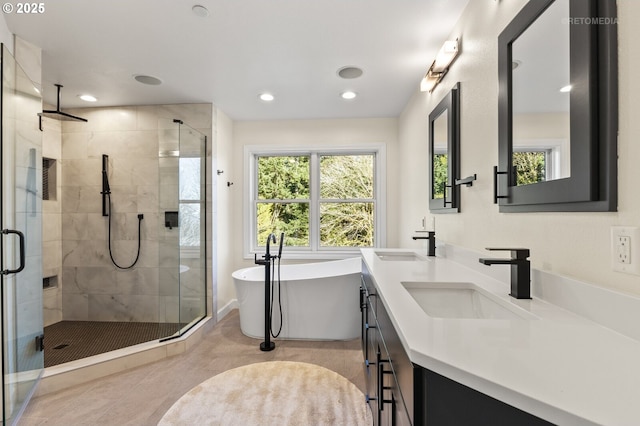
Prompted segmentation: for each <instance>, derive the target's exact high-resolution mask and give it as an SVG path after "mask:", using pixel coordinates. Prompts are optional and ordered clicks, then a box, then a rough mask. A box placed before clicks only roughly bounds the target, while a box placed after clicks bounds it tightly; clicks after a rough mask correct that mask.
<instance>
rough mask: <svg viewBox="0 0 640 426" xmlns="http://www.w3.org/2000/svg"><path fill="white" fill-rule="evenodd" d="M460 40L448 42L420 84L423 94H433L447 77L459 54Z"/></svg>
mask: <svg viewBox="0 0 640 426" xmlns="http://www.w3.org/2000/svg"><path fill="white" fill-rule="evenodd" d="M459 50H460V49H459V45H458V39H455V40H447V41H445V42H444V45H442V48H441V49H440V51H439V52H438V54H437V55H436V59H435V60H434V61H433V63H432V64H431V66H430V67H429V70H428V71H427V73H426V74H425V75H424V77H423V79H422V81H421V82H420V91H421V92H431V91H433V89H434V88H435V87H436V86H437V85H438V83H440V80H442V78H443V77H444V76H445V74H446V73H447V71H449V67H450V66H451V63H452V62H453V61H454V60H455V59H456V56H458V52H459Z"/></svg>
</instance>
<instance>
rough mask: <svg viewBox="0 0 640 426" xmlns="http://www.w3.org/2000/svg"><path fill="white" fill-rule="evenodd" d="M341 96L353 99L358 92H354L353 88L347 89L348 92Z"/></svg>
mask: <svg viewBox="0 0 640 426" xmlns="http://www.w3.org/2000/svg"><path fill="white" fill-rule="evenodd" d="M340 96H341V97H342V99H346V100H351V99H355V98H356V96H358V94H357V93H356V92H352V91H351V90H347V91H346V92H342V93H341V94H340Z"/></svg>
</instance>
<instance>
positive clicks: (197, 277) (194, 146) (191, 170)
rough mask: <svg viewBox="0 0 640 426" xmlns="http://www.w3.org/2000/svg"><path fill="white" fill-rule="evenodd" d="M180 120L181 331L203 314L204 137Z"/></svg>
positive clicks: (204, 247) (204, 256)
mask: <svg viewBox="0 0 640 426" xmlns="http://www.w3.org/2000/svg"><path fill="white" fill-rule="evenodd" d="M179 124H180V133H179V135H180V136H179V137H180V158H179V167H178V179H179V184H178V206H179V208H178V212H179V213H178V214H179V221H180V240H179V245H180V249H179V253H180V274H179V309H180V324H181V325H182V329H183V330H182V331H183V332H184V331H186V330H188V329H189V328H190V327H191V326H192V325H193V324H195V323H196V322H198V321H199V320H200V319H202V318H203V317H204V316H205V315H206V229H205V220H206V214H205V213H206V203H205V199H206V196H205V194H206V187H205V174H206V161H205V160H206V137H205V136H204V135H203V134H202V133H200V132H198V131H197V130H196V129H193V128H192V127H189V126H188V125H186V124H184V123H179Z"/></svg>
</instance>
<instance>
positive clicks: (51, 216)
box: [42, 107, 62, 327]
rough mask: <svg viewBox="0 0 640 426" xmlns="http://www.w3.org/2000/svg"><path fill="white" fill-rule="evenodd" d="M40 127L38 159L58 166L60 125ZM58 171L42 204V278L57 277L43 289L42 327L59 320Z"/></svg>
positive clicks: (45, 120) (51, 123)
mask: <svg viewBox="0 0 640 426" xmlns="http://www.w3.org/2000/svg"><path fill="white" fill-rule="evenodd" d="M47 108H49V107H47ZM52 109H55V107H53V108H52ZM42 127H43V132H42V156H43V157H46V158H50V159H52V160H55V161H56V162H58V164H59V163H60V159H61V158H62V141H61V139H62V124H61V122H60V121H57V120H52V119H48V118H43V119H42ZM61 170H62V169H61V168H60V167H55V174H56V176H55V178H51V177H50V178H49V182H50V186H49V194H50V198H49V199H48V200H43V201H42V275H43V277H56V278H57V283H54V284H53V285H52V286H51V287H48V288H45V289H43V295H42V307H43V321H44V326H45V327H46V326H48V325H51V324H55V323H56V322H59V321H62V290H61V283H62V202H61V199H60V193H61V181H62V175H61ZM51 182H55V186H53V187H52V185H51Z"/></svg>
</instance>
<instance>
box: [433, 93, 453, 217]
mask: <svg viewBox="0 0 640 426" xmlns="http://www.w3.org/2000/svg"><path fill="white" fill-rule="evenodd" d="M459 102H460V83H456V85H455V86H454V87H453V89H451V91H450V92H449V93H448V94H447V95H446V96H445V97H444V99H442V101H440V103H439V104H438V105H437V106H436V107H435V108H434V109H433V111H431V114H429V177H430V179H431V185H430V187H429V188H430V190H429V210H430V211H431V212H432V213H457V212H459V211H460V188H459V186H458V185H456V184H455V181H456V180H457V179H458V178H459V177H460V176H459V169H460V167H459V165H460V155H459V149H460V107H459Z"/></svg>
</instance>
